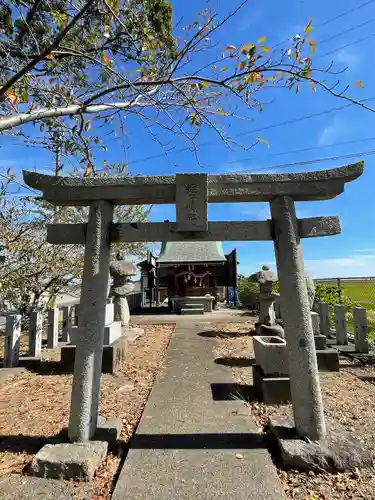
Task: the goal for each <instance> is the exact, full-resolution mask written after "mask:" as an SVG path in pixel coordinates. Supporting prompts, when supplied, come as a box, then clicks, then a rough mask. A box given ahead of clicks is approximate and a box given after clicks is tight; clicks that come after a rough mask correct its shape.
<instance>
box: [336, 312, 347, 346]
mask: <svg viewBox="0 0 375 500" xmlns="http://www.w3.org/2000/svg"><path fill="white" fill-rule="evenodd" d="M335 327H336V343H337V344H338V345H347V343H348V330H347V327H346V307H345V306H343V305H342V304H335Z"/></svg>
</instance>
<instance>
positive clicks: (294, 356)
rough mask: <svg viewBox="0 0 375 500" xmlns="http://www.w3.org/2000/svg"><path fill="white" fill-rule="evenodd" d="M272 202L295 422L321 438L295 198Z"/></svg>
mask: <svg viewBox="0 0 375 500" xmlns="http://www.w3.org/2000/svg"><path fill="white" fill-rule="evenodd" d="M270 205H271V216H272V222H273V230H274V235H273V236H274V246H275V256H276V264H277V273H278V276H279V283H280V303H281V311H282V316H283V320H284V328H285V338H286V341H287V344H288V350H287V351H288V365H289V376H290V389H291V396H292V405H293V414H294V423H295V426H296V430H297V433H298V434H299V435H300V436H306V437H308V438H310V439H311V440H312V441H320V440H322V439H323V438H324V437H325V434H326V427H325V421H324V413H323V401H322V393H321V389H320V382H319V372H318V365H317V360H316V354H315V345H314V333H313V328H312V323H311V315H310V305H309V299H308V295H307V288H306V282H305V273H304V265H303V257H302V250H301V245H300V235H299V229H298V221H297V217H296V211H295V206H294V200H293V199H292V198H290V197H288V196H280V197H277V198H275V199H274V200H272V201H271V202H270Z"/></svg>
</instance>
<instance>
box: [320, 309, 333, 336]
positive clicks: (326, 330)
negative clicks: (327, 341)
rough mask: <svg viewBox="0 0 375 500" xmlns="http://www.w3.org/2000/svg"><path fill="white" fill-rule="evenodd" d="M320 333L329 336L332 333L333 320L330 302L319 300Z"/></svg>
mask: <svg viewBox="0 0 375 500" xmlns="http://www.w3.org/2000/svg"><path fill="white" fill-rule="evenodd" d="M318 306H319V316H320V333H321V334H322V335H325V336H326V337H328V335H330V333H331V320H330V317H329V304H327V303H326V302H319V304H318Z"/></svg>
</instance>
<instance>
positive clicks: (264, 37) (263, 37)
mask: <svg viewBox="0 0 375 500" xmlns="http://www.w3.org/2000/svg"><path fill="white" fill-rule="evenodd" d="M266 38H267V37H266V36H262V37H261V38H259V40H258V43H259V44H261V43H263V42H265V41H266Z"/></svg>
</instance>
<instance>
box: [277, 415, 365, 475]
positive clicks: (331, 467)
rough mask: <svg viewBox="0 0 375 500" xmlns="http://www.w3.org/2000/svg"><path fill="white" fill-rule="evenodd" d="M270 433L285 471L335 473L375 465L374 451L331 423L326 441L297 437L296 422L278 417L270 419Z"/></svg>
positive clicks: (328, 425)
mask: <svg viewBox="0 0 375 500" xmlns="http://www.w3.org/2000/svg"><path fill="white" fill-rule="evenodd" d="M269 431H270V434H271V436H272V437H273V438H274V439H275V441H276V444H277V446H278V449H279V451H280V461H281V466H282V468H284V469H293V470H300V471H304V472H309V471H314V472H318V473H321V472H322V471H324V470H325V471H328V472H333V473H335V472H345V471H349V470H354V469H355V468H357V467H358V468H362V467H366V468H372V466H373V460H372V456H371V453H370V451H369V450H368V449H367V448H366V447H365V446H364V445H363V444H362V443H361V442H360V441H359V440H358V439H356V438H354V437H352V436H351V435H350V434H349V433H348V432H347V431H346V430H344V429H343V428H340V427H339V426H338V425H337V424H336V423H334V424H332V425H331V424H327V435H326V437H325V439H324V440H322V441H311V440H306V439H303V437H302V436H301V437H300V436H298V435H297V432H296V429H295V427H294V423H293V422H292V420H286V419H283V418H282V417H278V416H276V415H272V416H271V417H270V418H269Z"/></svg>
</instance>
